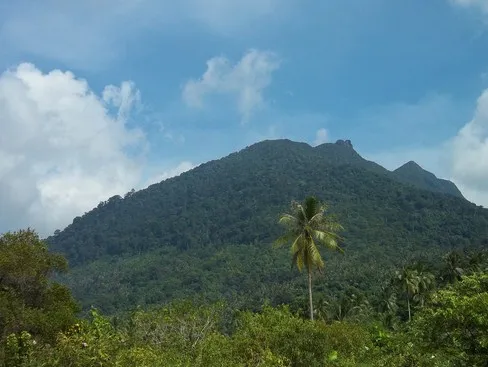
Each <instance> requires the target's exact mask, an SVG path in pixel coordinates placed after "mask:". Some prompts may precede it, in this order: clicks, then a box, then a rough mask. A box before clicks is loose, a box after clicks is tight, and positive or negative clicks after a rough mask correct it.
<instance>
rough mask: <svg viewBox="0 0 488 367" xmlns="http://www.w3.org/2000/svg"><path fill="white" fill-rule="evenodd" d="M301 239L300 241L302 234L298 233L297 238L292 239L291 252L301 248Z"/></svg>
mask: <svg viewBox="0 0 488 367" xmlns="http://www.w3.org/2000/svg"><path fill="white" fill-rule="evenodd" d="M301 241H302V235H301V234H300V235H299V236H298V237H297V238H295V240H294V241H293V244H292V245H291V252H292V253H293V254H295V253H297V252H299V251H300V250H302V248H301V246H300V245H301Z"/></svg>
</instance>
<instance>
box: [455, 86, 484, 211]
mask: <svg viewBox="0 0 488 367" xmlns="http://www.w3.org/2000/svg"><path fill="white" fill-rule="evenodd" d="M451 162H452V176H453V178H454V179H455V180H456V182H458V183H459V184H460V185H461V186H462V187H464V188H465V189H466V190H467V191H469V192H470V193H471V195H472V196H473V198H475V197H476V198H483V202H482V204H483V205H486V206H488V200H487V199H488V89H486V90H485V91H484V92H483V93H482V94H481V96H480V97H479V98H478V101H477V107H476V111H475V113H474V116H473V118H472V120H471V121H470V122H468V123H467V124H466V125H465V126H464V127H463V128H462V129H461V130H460V131H459V133H458V134H457V136H456V137H455V138H454V139H453V142H452V161H451ZM477 200H479V199H477Z"/></svg>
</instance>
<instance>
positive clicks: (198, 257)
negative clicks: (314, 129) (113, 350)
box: [48, 140, 488, 312]
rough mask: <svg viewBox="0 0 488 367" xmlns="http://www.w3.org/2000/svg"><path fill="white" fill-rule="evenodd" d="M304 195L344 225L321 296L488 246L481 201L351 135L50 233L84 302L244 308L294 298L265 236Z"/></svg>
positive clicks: (291, 282) (239, 157) (268, 153)
mask: <svg viewBox="0 0 488 367" xmlns="http://www.w3.org/2000/svg"><path fill="white" fill-rule="evenodd" d="M307 195H315V196H317V197H320V198H322V199H323V200H324V201H326V202H327V203H328V204H329V205H330V208H331V212H332V214H333V215H335V217H336V218H337V219H338V221H339V222H340V223H341V224H342V225H343V226H344V228H345V231H344V232H343V233H342V235H343V236H344V238H345V239H346V242H345V244H344V250H345V251H346V254H347V255H346V256H344V257H342V256H338V257H335V258H334V259H331V261H328V262H327V264H328V266H327V269H326V276H325V277H326V278H321V279H319V280H317V282H318V284H317V289H318V293H319V294H323V296H324V297H338V295H339V294H340V293H341V292H346V291H347V290H348V289H352V290H353V291H355V292H357V291H358V290H360V291H362V292H373V291H375V290H377V289H378V288H379V287H380V286H381V282H382V280H384V279H385V277H386V274H388V272H389V271H390V270H391V269H393V268H395V267H397V266H399V265H401V264H402V263H403V262H404V261H405V260H406V259H410V258H413V257H419V256H422V257H425V258H430V257H432V256H436V255H438V254H440V253H443V252H445V251H447V250H448V249H451V248H454V247H457V248H460V247H465V246H483V245H485V244H486V243H487V238H488V211H487V210H485V209H482V208H480V207H477V206H476V205H474V204H472V203H469V202H468V201H466V200H465V199H463V198H460V197H456V196H454V195H449V194H443V193H438V192H433V191H429V190H425V189H422V188H417V187H415V186H414V185H411V184H405V183H403V182H400V181H399V178H398V176H397V175H394V174H393V173H392V172H389V171H387V170H386V169H384V168H382V167H381V166H379V165H377V164H375V163H373V162H369V161H367V160H364V159H363V158H361V156H360V155H359V154H357V152H356V151H355V150H354V149H353V147H352V145H351V144H350V142H348V141H338V142H337V143H336V144H323V145H320V146H318V147H315V148H312V147H310V146H309V145H307V144H304V143H295V142H291V141H289V140H277V141H265V142H261V143H258V144H255V145H252V146H250V147H248V148H246V149H244V150H242V151H240V152H237V153H233V154H231V155H229V156H227V157H225V158H223V159H220V160H216V161H212V162H208V163H206V164H203V165H201V166H199V167H197V168H195V169H193V170H191V171H189V172H187V173H184V174H182V175H181V176H179V177H175V178H172V179H169V180H166V181H163V182H161V183H159V184H155V185H152V186H150V187H149V188H147V189H145V190H142V191H139V192H131V193H128V194H127V195H125V197H124V198H120V197H113V198H111V199H109V200H108V201H107V202H105V203H101V204H100V205H99V206H98V207H97V208H95V209H94V210H92V211H91V212H89V213H87V214H85V215H84V216H82V217H79V218H75V220H74V221H73V223H72V224H71V225H70V226H68V227H67V228H66V229H65V230H64V231H61V232H60V233H58V234H56V235H55V236H52V237H50V238H49V239H48V242H49V243H50V246H51V249H53V250H56V251H60V252H62V253H64V254H65V255H66V256H67V258H68V260H69V262H70V265H71V266H72V268H73V272H72V274H71V275H70V277H69V278H68V279H65V280H66V281H67V282H68V284H70V285H71V286H72V289H73V291H74V294H75V295H76V296H77V298H79V299H81V300H82V302H83V304H84V306H85V307H87V306H90V305H92V304H93V305H99V306H103V307H104V309H105V310H107V311H109V312H113V311H116V310H119V309H125V308H128V307H131V306H133V305H136V304H154V303H160V302H164V301H167V300H170V299H173V298H175V297H181V296H191V295H194V294H203V295H205V296H206V297H208V298H210V299H215V298H219V297H221V296H224V297H226V298H228V299H232V300H233V301H234V302H236V303H238V304H241V305H246V306H248V307H258V306H259V305H260V304H261V302H262V299H263V298H269V299H270V300H271V301H272V302H273V303H280V302H282V301H290V302H292V301H294V300H297V297H299V296H298V293H299V292H297V291H296V290H297V289H301V288H302V285H303V279H302V278H301V277H297V274H296V273H295V272H292V271H291V270H290V259H289V258H288V256H287V252H286V251H283V252H281V253H280V255H279V256H278V257H276V255H275V254H273V253H272V252H271V251H272V250H271V248H270V244H271V242H272V241H273V240H274V239H275V238H276V237H277V236H278V234H279V233H280V232H279V231H280V228H279V226H278V225H277V220H278V217H279V214H280V213H283V212H285V211H287V209H288V207H287V205H288V204H289V203H290V201H291V200H294V199H297V200H299V199H301V198H303V197H305V196H307ZM325 280H326V282H325ZM116 295H117V297H116Z"/></svg>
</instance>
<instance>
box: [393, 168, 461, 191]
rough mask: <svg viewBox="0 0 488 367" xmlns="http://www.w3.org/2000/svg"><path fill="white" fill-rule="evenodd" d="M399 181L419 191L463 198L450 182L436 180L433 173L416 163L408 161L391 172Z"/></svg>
mask: <svg viewBox="0 0 488 367" xmlns="http://www.w3.org/2000/svg"><path fill="white" fill-rule="evenodd" d="M393 174H394V175H395V176H396V177H397V179H398V180H399V181H402V182H405V183H409V184H411V185H414V186H416V187H419V188H421V189H425V190H430V191H433V192H442V193H446V194H449V195H453V196H458V197H461V198H462V197H463V194H461V191H459V189H458V188H457V187H456V185H454V184H453V183H452V182H451V181H448V180H443V179H440V178H437V177H436V176H435V175H434V174H433V173H431V172H428V171H426V170H424V169H423V168H422V167H420V166H419V165H418V164H417V163H415V162H413V161H410V162H407V163H405V164H404V165H403V166H401V167H399V168H397V169H396V170H395V171H393Z"/></svg>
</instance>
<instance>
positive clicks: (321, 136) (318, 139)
mask: <svg viewBox="0 0 488 367" xmlns="http://www.w3.org/2000/svg"><path fill="white" fill-rule="evenodd" d="M328 141H329V132H328V131H327V130H326V129H324V128H321V129H318V130H317V132H316V133H315V140H314V142H313V144H314V145H320V144H324V143H327V142H328Z"/></svg>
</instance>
